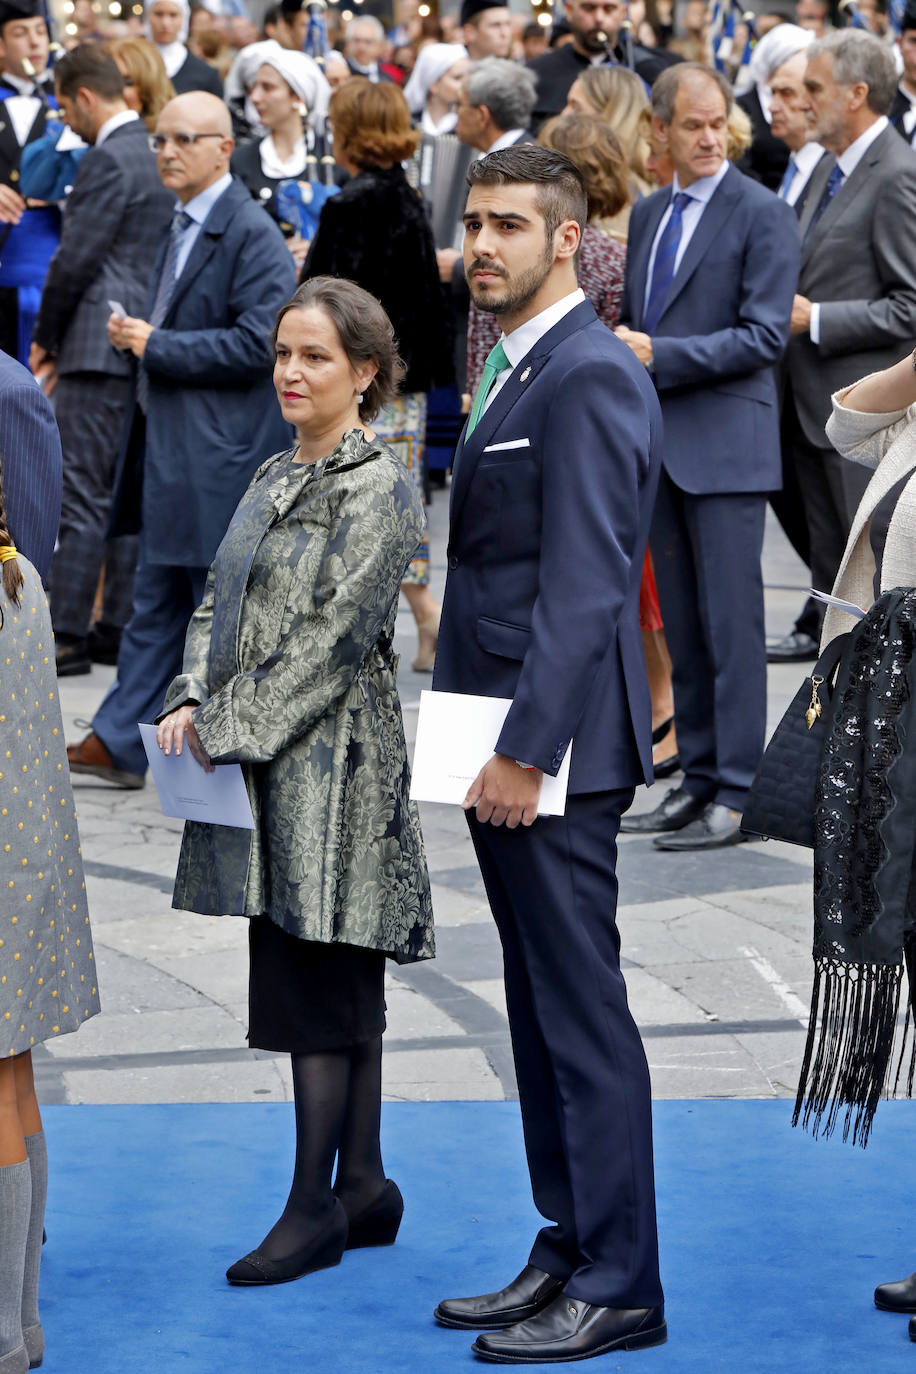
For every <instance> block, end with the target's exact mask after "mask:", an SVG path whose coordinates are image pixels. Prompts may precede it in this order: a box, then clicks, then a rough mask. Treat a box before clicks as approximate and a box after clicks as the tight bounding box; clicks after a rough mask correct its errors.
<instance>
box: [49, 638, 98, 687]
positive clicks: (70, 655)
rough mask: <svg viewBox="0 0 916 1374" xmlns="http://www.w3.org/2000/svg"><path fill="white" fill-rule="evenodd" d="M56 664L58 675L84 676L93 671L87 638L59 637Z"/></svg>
mask: <svg viewBox="0 0 916 1374" xmlns="http://www.w3.org/2000/svg"><path fill="white" fill-rule="evenodd" d="M55 664H56V667H57V676H58V677H83V676H84V675H85V674H86V673H91V672H92V660H91V659H90V657H89V650H88V648H87V647H86V641H85V639H62V638H61V637H60V636H59V635H58V637H57V649H56V653H55Z"/></svg>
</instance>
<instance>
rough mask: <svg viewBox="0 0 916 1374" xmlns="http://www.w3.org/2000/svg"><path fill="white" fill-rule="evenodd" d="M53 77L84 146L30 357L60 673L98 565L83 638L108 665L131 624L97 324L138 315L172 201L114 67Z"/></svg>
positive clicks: (98, 55) (74, 665)
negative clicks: (54, 521) (53, 509)
mask: <svg viewBox="0 0 916 1374" xmlns="http://www.w3.org/2000/svg"><path fill="white" fill-rule="evenodd" d="M55 75H56V81H57V93H58V99H59V101H60V106H61V110H62V112H63V114H64V116H65V118H66V120H67V123H68V124H69V125H70V127H71V128H72V129H73V130H74V131H75V132H76V133H78V134H79V135H80V136H81V137H82V138H84V139H85V140H86V142H87V143H90V144H92V147H91V148H90V149H89V152H88V153H86V155H85V157H84V158H83V160H82V162H81V164H80V169H79V172H78V173H77V177H76V181H75V183H74V186H73V191H72V194H71V195H70V197H69V199H68V201H67V213H66V215H65V216H64V226H63V231H62V235H61V241H60V246H59V248H58V250H57V252H56V253H55V255H54V257H53V258H52V260H51V265H50V268H49V270H48V275H47V278H46V281H45V287H44V292H43V295H42V300H41V307H40V309H39V312H38V319H37V321H36V323H35V332H34V342H33V344H32V351H31V356H30V359H29V361H30V364H31V367H32V371H33V372H35V373H36V374H37V375H38V376H39V377H40V378H41V379H42V381H43V384H44V386H45V390H46V392H47V393H48V394H50V393H51V391H52V390H53V395H54V409H55V412H56V414H57V423H58V425H59V426H60V433H61V442H62V445H63V451H64V489H63V505H62V510H61V524H60V543H59V547H58V549H57V553H56V554H55V557H54V562H53V564H52V567H51V576H50V579H49V584H48V592H49V597H50V603H51V620H52V623H53V625H54V633H55V636H56V639H57V646H58V648H57V671H58V674H59V675H60V676H66V675H73V674H76V673H88V672H89V670H90V667H91V663H90V644H89V639H88V637H89V633H90V631H89V621H90V618H91V615H92V607H93V603H94V601H95V594H96V588H97V587H98V582H99V574H100V573H101V570H102V565H103V564H104V565H105V592H104V600H103V605H102V614H101V619H100V625H99V628H98V629H97V630H95V631H94V632H93V638H94V640H95V641H96V649H97V651H98V652H99V654H100V656H102V657H107V661H109V662H113V661H114V659H115V657H116V654H117V642H118V640H119V639H120V634H121V630H122V629H123V627H124V625H125V624H126V622H127V619H128V617H129V615H130V607H131V600H132V595H133V576H134V565H135V562H136V540H134V539H129V540H125V539H121V540H112V541H110V542H109V541H107V539H106V535H107V530H108V522H109V514H110V510H111V490H112V483H113V480H114V470H115V464H116V461H117V456H118V439H119V436H120V433H121V425H122V422H123V419H124V410H125V407H126V405H127V396H128V391H129V389H130V363H129V361H128V356H129V355H127V354H125V353H123V352H119V351H118V350H117V349H114V348H112V346H111V344H110V342H109V340H108V334H107V328H106V327H107V324H108V317H109V315H110V314H111V305H110V304H109V302H110V301H117V302H118V303H119V304H120V306H121V307H123V309H124V310H125V311H126V312H127V313H128V314H129V313H131V312H134V313H136V312H137V311H139V310H140V309H141V308H142V305H143V302H144V301H145V299H146V293H147V290H148V288H149V283H150V277H151V275H152V270H153V263H154V261H155V257H156V251H157V249H158V247H159V243H160V242H161V240H162V236H163V234H164V233H165V230H166V226H167V225H168V222H169V215H170V214H171V208H172V202H171V197H170V195H169V194H168V192H167V191H166V190H165V188H164V187H163V185H162V183H161V182H160V180H159V177H158V175H157V173H156V160H155V158H154V157H153V155H152V153H151V152H150V149H149V144H148V135H147V130H146V125H145V124H144V123H143V121H142V120H141V119H140V117H139V116H138V115H137V114H135V113H134V111H133V110H129V109H128V108H127V105H126V103H125V101H124V79H123V77H122V76H121V73H120V72H119V70H118V68H117V67H116V65H115V63H114V61H113V60H112V59H111V58H110V57H108V56H107V55H106V54H105V53H104V52H102V50H101V48H99V47H98V46H96V45H88V44H87V45H85V46H83V47H78V48H74V49H73V51H72V52H69V53H67V54H66V56H64V57H63V58H62V59H61V61H60V62H59V63H58V64H57V67H56V72H55ZM106 640H107V641H109V643H108V653H107V655H106V647H105V641H106Z"/></svg>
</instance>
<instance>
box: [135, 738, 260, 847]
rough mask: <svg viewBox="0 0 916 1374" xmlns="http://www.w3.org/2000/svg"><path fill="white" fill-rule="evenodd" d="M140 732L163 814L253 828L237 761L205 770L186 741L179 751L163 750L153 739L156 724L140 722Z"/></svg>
mask: <svg viewBox="0 0 916 1374" xmlns="http://www.w3.org/2000/svg"><path fill="white" fill-rule="evenodd" d="M140 736H141V738H142V740H143V748H144V749H145V750H146V757H147V758H148V759H149V766H150V772H151V773H152V775H153V782H154V783H155V784H156V791H157V792H158V793H159V805H160V806H161V807H162V814H163V815H164V816H177V817H178V818H179V819H180V820H184V821H204V822H205V823H206V824H207V825H231V826H234V827H235V828H236V829H237V830H254V817H253V816H252V814H251V802H250V801H249V800H248V791H247V788H246V787H245V779H244V778H243V777H242V768H241V765H240V764H238V763H218V764H217V765H216V769H215V771H214V772H212V773H208V772H207V771H206V769H204V768H201V766H200V764H199V763H198V762H197V760H196V759H195V758H194V756H193V755H192V753H191V751H190V749H189V748H188V746H187V743H185V745H184V748H183V749H182V751H181V753H180V754H168V755H166V754H163V752H162V750H161V749H160V748H159V745H158V744H157V743H156V727H155V725H141V726H140Z"/></svg>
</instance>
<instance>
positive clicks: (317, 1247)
mask: <svg viewBox="0 0 916 1374" xmlns="http://www.w3.org/2000/svg"><path fill="white" fill-rule="evenodd" d="M348 1229H349V1228H348V1224H347V1214H346V1212H345V1211H344V1209H343V1207H342V1206H341V1204H340V1203H339V1202H338V1200H337V1198H335V1199H334V1209H333V1211H332V1212H331V1215H330V1216H329V1217H328V1219H327V1221H326V1222H325V1223H324V1225H323V1226H322V1227H321V1228H320V1230H319V1231H318V1232H317V1234H316V1235H314V1236H313V1237H312V1239H311V1240H310V1241H309V1243H308V1245H303V1247H302V1249H301V1250H294V1251H293V1253H292V1254H291V1255H286V1256H284V1258H283V1259H279V1260H272V1259H268V1258H267V1256H266V1255H262V1254H261V1251H260V1250H252V1251H250V1252H249V1254H247V1255H245V1256H244V1257H243V1258H242V1259H240V1260H236V1262H235V1264H233V1265H232V1266H231V1268H229V1269H227V1270H226V1278H227V1279H228V1280H229V1282H230V1283H234V1284H236V1285H238V1286H239V1287H245V1288H254V1287H260V1286H262V1285H265V1284H269V1283H292V1281H293V1279H301V1278H302V1277H303V1275H305V1274H313V1273H314V1272H315V1270H316V1269H333V1267H334V1265H335V1264H340V1261H341V1259H342V1257H343V1252H344V1250H345V1249H346V1244H347V1231H348Z"/></svg>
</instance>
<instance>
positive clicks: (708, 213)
mask: <svg viewBox="0 0 916 1374" xmlns="http://www.w3.org/2000/svg"><path fill="white" fill-rule="evenodd" d="M740 175H741V173H740V172H736V171H735V170H734V168H732V167H729V169H728V171H727V172H726V173H725V176H724V177H723V178H722V180H721V181H720V182H719V185H718V186H717V187H716V189H715V191H714V192H713V195H712V199H711V200H710V201H709V202H708V204H707V206H706V208H705V209H704V211H703V213H702V215H701V216H700V222H699V224H698V225H697V227H696V229H694V231H693V234H692V235H691V237H690V242H689V243H688V245H687V247H686V249H685V250H684V256H683V257H682V258H681V262H680V266H679V267H678V269H677V272H676V273H675V274H674V281H673V282H672V283H671V290H670V291H669V292H668V299H667V300H666V301H665V308H664V310H663V311H662V314H661V319H664V318H665V315H666V314H667V313H668V311H669V310H670V309H671V307H672V305H673V304H674V302H675V301H676V300H677V298H678V296H679V295H680V294H681V292H682V291H683V289H684V287H685V286H686V285H687V283H688V282H689V280H690V278H691V277H692V276H693V274H694V272H695V271H696V269H697V267H698V266H699V265H700V263H701V262H702V261H703V259H704V258H705V256H706V254H707V253H708V252H709V250H710V248H712V247H713V245H714V244H715V243H716V241H717V239H718V237H719V235H720V233H721V232H722V228H723V225H724V224H725V222H726V220H727V219H728V217H729V215H730V214H731V213H732V211H733V210H734V208H735V202H736V200H737V198H738V187H739V182H738V181H737V178H738V177H740ZM660 322H661V321H660ZM660 322H659V323H660Z"/></svg>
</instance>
